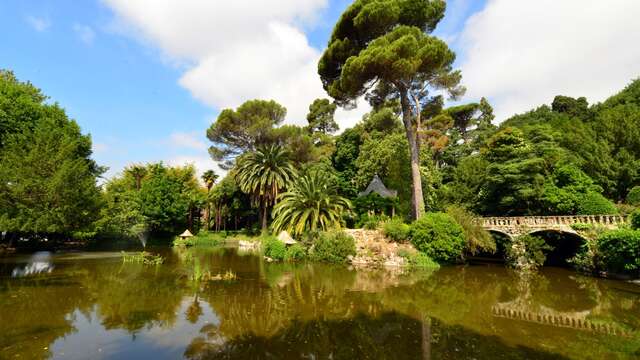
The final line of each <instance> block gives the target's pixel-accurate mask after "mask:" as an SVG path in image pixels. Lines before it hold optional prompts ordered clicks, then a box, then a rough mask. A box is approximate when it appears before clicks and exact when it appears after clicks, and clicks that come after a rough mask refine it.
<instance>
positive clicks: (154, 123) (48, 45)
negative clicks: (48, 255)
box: [0, 0, 640, 176]
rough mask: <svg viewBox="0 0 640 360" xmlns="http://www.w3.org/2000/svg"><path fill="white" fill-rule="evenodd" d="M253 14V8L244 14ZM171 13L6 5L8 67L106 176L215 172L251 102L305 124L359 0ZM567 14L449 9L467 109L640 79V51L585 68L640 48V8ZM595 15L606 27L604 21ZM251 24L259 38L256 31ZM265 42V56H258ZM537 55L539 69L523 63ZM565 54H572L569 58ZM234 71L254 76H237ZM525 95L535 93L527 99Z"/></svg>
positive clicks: (186, 5)
mask: <svg viewBox="0 0 640 360" xmlns="http://www.w3.org/2000/svg"><path fill="white" fill-rule="evenodd" d="M541 1H542V2H549V0H541ZM243 2H244V3H245V4H252V5H253V4H255V3H254V2H252V0H238V1H237V3H238V4H240V3H243ZM516 2H517V3H519V4H517V6H515V5H516V4H514V3H516ZM162 3H163V4H162V5H160V4H159V2H153V0H84V1H77V0H4V1H2V2H0V44H2V46H0V68H5V69H10V70H13V71H14V72H15V73H16V75H17V76H18V78H19V79H21V80H29V81H31V82H32V83H34V84H35V85H36V86H38V87H40V88H41V89H43V91H44V92H45V93H46V94H47V95H49V96H50V97H51V100H52V101H55V102H58V103H60V104H61V105H62V106H63V107H64V108H65V109H66V110H67V112H68V114H69V115H70V116H71V117H72V118H74V119H76V120H77V121H78V123H79V124H80V125H81V127H82V129H83V131H85V132H89V133H90V134H91V135H92V138H93V141H94V147H95V154H94V157H95V159H96V160H97V161H98V162H99V163H100V164H101V165H106V166H108V167H110V169H111V170H110V171H109V173H108V176H112V175H113V174H115V173H117V172H119V171H121V170H122V168H123V167H124V166H125V165H127V164H130V163H134V162H149V161H160V160H163V161H165V162H168V163H171V164H181V163H185V162H193V163H194V164H196V165H197V167H198V168H199V170H200V171H203V170H205V168H208V167H212V168H213V167H215V165H214V164H213V162H211V161H210V160H208V159H207V157H208V155H207V153H206V148H207V146H208V144H207V140H206V137H205V135H204V134H205V131H206V129H207V128H208V126H209V125H210V124H211V122H212V121H214V119H215V117H216V115H217V113H218V111H219V110H220V108H222V107H233V106H237V105H238V104H239V103H241V102H242V101H243V100H248V99H249V98H253V97H265V98H275V99H276V100H278V101H280V102H282V103H284V105H285V106H287V107H288V108H289V109H290V113H289V114H290V115H289V116H290V117H289V119H288V120H287V121H289V122H292V123H300V121H301V118H302V114H303V111H304V108H305V107H306V106H308V103H309V102H310V101H309V98H308V97H310V96H311V95H313V96H312V97H311V100H312V98H314V97H316V95H318V96H321V95H322V94H321V89H318V85H317V81H318V80H317V75H315V73H314V67H315V62H316V61H317V56H318V55H319V54H320V53H321V51H322V49H323V48H324V46H325V45H326V42H327V39H328V37H329V35H330V32H331V29H332V27H333V24H334V23H335V21H336V20H337V18H338V17H339V15H340V14H341V13H342V11H343V10H344V9H345V8H346V6H348V4H350V3H351V1H348V0H264V1H262V2H261V3H260V4H265V5H264V6H265V7H264V8H262V9H255V11H253V12H251V11H248V10H246V9H244V8H238V7H236V8H234V6H233V5H229V4H223V3H222V2H218V1H217V0H216V1H204V0H203V1H198V0H185V1H177V0H176V1H174V2H169V1H165V2H162ZM563 3H564V2H563ZM566 3H567V4H564V5H567V6H556V9H555V12H554V13H555V14H556V15H553V14H551V15H549V14H545V13H544V12H540V13H539V14H538V13H536V9H539V8H544V6H542V5H543V4H542V5H541V4H540V1H511V2H509V0H491V1H489V2H488V3H485V1H472V0H455V1H454V0H451V1H449V2H448V11H447V16H446V17H445V19H444V21H443V22H442V23H441V24H440V25H439V27H438V29H437V31H436V35H438V36H440V37H442V38H444V39H446V40H447V41H448V42H449V44H450V46H451V47H452V48H453V49H454V50H456V52H457V53H458V54H459V60H458V63H457V64H458V65H459V66H460V67H461V68H462V69H463V76H465V79H467V80H468V81H465V85H467V87H468V88H469V96H467V98H466V99H465V100H477V99H478V98H479V97H480V96H487V97H488V98H489V99H490V100H491V101H492V102H493V103H494V105H495V106H496V112H497V113H498V114H499V115H500V116H501V117H505V116H507V115H510V114H512V113H513V112H518V111H524V110H527V109H529V108H531V107H532V106H534V105H538V104H540V103H543V102H547V103H548V102H550V101H551V99H552V97H553V95H556V94H558V93H563V94H567V95H574V96H581V95H586V96H590V97H591V98H593V100H596V101H597V100H602V98H603V97H604V96H605V94H610V93H611V91H614V89H619V88H620V87H622V86H624V84H626V83H628V81H629V80H630V79H631V78H634V77H638V74H640V68H638V66H637V65H636V64H638V63H640V61H638V60H640V52H638V51H634V50H628V51H627V50H625V51H622V53H620V52H617V53H614V54H613V55H611V54H610V55H609V56H608V57H607V58H604V57H603V58H602V59H600V58H596V59H592V60H591V62H589V61H587V62H586V64H585V61H584V58H585V57H584V54H590V53H593V52H595V51H600V50H606V47H612V46H614V45H615V44H612V41H613V40H612V39H615V38H619V37H620V36H621V34H624V36H625V38H624V40H625V41H627V43H633V42H632V41H633V40H635V39H634V38H629V37H630V36H632V37H637V35H635V34H637V33H640V31H638V30H640V29H638V26H637V25H635V23H637V21H634V20H633V17H631V16H628V17H627V16H626V15H625V14H629V13H630V14H633V13H634V11H635V10H640V7H638V6H637V4H638V3H640V2H635V1H633V0H631V1H626V0H619V3H620V4H622V6H618V7H613V8H614V9H613V10H611V9H610V8H612V6H609V7H608V8H606V9H602V10H601V9H598V8H593V9H590V10H592V11H585V12H584V13H581V12H580V11H575V8H576V7H575V5H576V4H583V2H579V1H576V0H566ZM568 3H575V4H568ZM156 4H158V6H156ZM536 4H537V5H536ZM549 4H550V5H551V4H557V2H553V1H552V2H549ZM569 5H571V6H569ZM256 6H257V7H260V6H263V5H256ZM274 6H281V7H282V8H281V9H276V10H273V7H274ZM162 7H164V8H162ZM252 7H255V6H252ZM587 7H588V6H587ZM247 9H248V8H247ZM572 9H573V12H571V11H572ZM563 11H564V12H563ZM612 11H613V12H612ZM615 11H617V12H615ZM591 13H596V14H598V13H599V14H600V16H599V17H598V18H597V19H595V20H594V19H593V18H592V17H593V16H594V15H592V14H591ZM527 14H529V15H527ZM558 14H559V15H558ZM563 14H565V15H567V16H563ZM635 14H636V15H637V14H638V12H637V11H635ZM182 15H184V16H182ZM538 15H539V17H537V16H538ZM471 16H473V18H472V21H470V22H468V21H467V20H469V18H470V17H471ZM603 17H604V20H602V18H603ZM209 19H210V21H209ZM247 19H250V20H247ZM249 21H250V22H251V24H252V25H251V26H245V25H246V23H247V22H249ZM594 21H595V23H596V25H600V26H599V28H600V29H601V33H600V34H599V35H598V36H600V37H603V38H602V39H601V41H600V42H598V41H597V40H596V41H595V43H594V41H593V38H594V37H593V35H592V34H591V33H589V32H587V31H586V29H587V26H588V24H594ZM603 21H604V23H602V22H603ZM200 24H202V25H200ZM576 27H578V29H584V30H585V32H586V33H585V34H584V36H583V37H580V36H576V35H575V29H576ZM541 28H551V29H552V31H551V32H548V33H545V30H540V29H541ZM602 29H603V30H602ZM602 32H604V35H602ZM631 32H633V34H631ZM230 39H232V40H233V41H231V40H230ZM552 39H553V41H552ZM569 39H571V42H572V43H571V45H567V44H568V43H567V41H569ZM536 41H538V43H536ZM629 41H631V42H629ZM263 43H264V44H267V45H266V47H265V49H266V50H265V51H262V52H260V53H257V54H254V53H252V49H255V48H259V46H260V45H261V44H263ZM636 43H638V42H636ZM523 44H524V45H523ZM243 46H244V47H243ZM531 46H533V47H534V48H535V49H536V52H535V53H534V54H535V55H534V56H533V57H535V58H534V59H533V60H532V59H531V57H532V56H525V55H526V54H527V51H530V50H529V48H530V47H531ZM562 46H567V47H568V50H570V51H567V54H564V55H563V56H559V55H558V47H562ZM519 47H522V48H519ZM603 48H604V49H603ZM572 54H573V55H572ZM612 57H613V59H612ZM505 59H507V60H508V61H507V60H505ZM549 60H553V61H549ZM549 62H550V63H559V65H558V66H555V67H554V66H552V65H546V63H549ZM236 63H237V64H238V65H237V66H240V65H242V66H245V67H246V66H247V65H250V67H251V68H252V69H253V71H246V72H245V71H242V70H238V67H237V66H236ZM543 63H545V65H541V64H543ZM578 63H580V64H579V65H578ZM212 64H213V65H212ZM612 66H614V67H615V66H617V67H619V68H622V70H620V69H618V70H614V71H609V72H608V73H607V74H606V75H607V78H606V79H604V78H596V79H591V80H588V81H587V80H584V74H585V73H587V72H593V71H594V70H598V69H603V68H604V67H609V68H611V67H612ZM567 68H570V71H568V70H567ZM240 69H242V68H240ZM283 72H284V73H283ZM289 73H291V76H289V77H288V78H287V79H284V80H282V81H280V78H283V77H287V76H288V75H289ZM574 73H575V74H574ZM283 74H284V75H283ZM558 74H562V75H561V76H559V75H558ZM567 74H568V75H567ZM572 74H573V75H572ZM285 75H286V76H285ZM569 75H571V76H569ZM572 76H573V77H572ZM611 79H613V80H611ZM605 80H606V81H605ZM528 82H531V84H532V86H531V87H528V86H523V85H524V84H527V83H528ZM523 88H526V90H523ZM307 94H308V96H307V97H305V96H304V95H307ZM364 111H366V107H361V109H360V111H355V112H352V113H350V114H347V113H344V114H341V115H339V116H340V117H339V119H340V123H341V124H342V125H343V127H344V126H349V125H352V124H353V123H354V121H356V119H358V118H359V117H360V116H361V115H362V112H364Z"/></svg>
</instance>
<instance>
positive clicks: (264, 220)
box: [262, 200, 267, 232]
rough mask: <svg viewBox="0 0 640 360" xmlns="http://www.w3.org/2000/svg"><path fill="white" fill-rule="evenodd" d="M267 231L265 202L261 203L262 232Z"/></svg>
mask: <svg viewBox="0 0 640 360" xmlns="http://www.w3.org/2000/svg"><path fill="white" fill-rule="evenodd" d="M266 230H267V202H266V201H264V200H263V201H262V231H263V232H264V231H266Z"/></svg>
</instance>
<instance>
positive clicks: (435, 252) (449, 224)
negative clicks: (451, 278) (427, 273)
mask: <svg viewBox="0 0 640 360" xmlns="http://www.w3.org/2000/svg"><path fill="white" fill-rule="evenodd" d="M411 243H413V245H414V246H415V247H416V249H418V250H419V251H421V252H423V253H425V254H426V255H427V256H429V257H430V258H432V259H434V260H436V261H442V262H453V261H455V260H457V259H458V258H460V256H461V255H462V252H463V251H464V248H465V239H464V231H463V229H462V227H461V226H460V225H458V223H457V222H456V221H455V220H454V219H453V218H452V217H451V216H449V215H447V214H445V213H427V214H425V215H424V216H423V217H421V218H420V219H418V220H416V221H415V222H414V223H413V224H412V225H411Z"/></svg>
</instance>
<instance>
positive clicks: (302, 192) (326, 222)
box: [273, 171, 351, 235]
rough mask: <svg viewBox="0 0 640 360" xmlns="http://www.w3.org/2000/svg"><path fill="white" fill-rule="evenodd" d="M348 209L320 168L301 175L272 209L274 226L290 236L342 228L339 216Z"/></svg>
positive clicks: (348, 203) (345, 201)
mask: <svg viewBox="0 0 640 360" xmlns="http://www.w3.org/2000/svg"><path fill="white" fill-rule="evenodd" d="M350 208H351V203H350V202H349V200H347V199H345V198H343V197H341V196H339V195H337V194H336V190H335V188H333V187H332V186H331V183H330V182H329V178H328V176H327V175H326V174H325V173H324V172H321V171H312V172H310V173H308V174H304V175H302V176H300V177H298V178H297V179H295V181H294V182H293V184H292V185H291V188H290V189H289V191H287V192H286V193H283V194H282V195H280V197H279V203H278V204H276V206H275V207H274V208H273V218H274V220H273V228H274V230H276V231H282V230H286V231H288V232H289V233H291V234H293V235H299V234H302V233H304V232H306V231H317V230H322V231H326V230H329V229H336V228H338V229H339V228H340V227H341V222H342V216H343V215H344V213H345V212H346V211H349V209H350Z"/></svg>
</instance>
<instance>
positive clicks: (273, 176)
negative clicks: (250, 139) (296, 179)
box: [235, 145, 295, 230]
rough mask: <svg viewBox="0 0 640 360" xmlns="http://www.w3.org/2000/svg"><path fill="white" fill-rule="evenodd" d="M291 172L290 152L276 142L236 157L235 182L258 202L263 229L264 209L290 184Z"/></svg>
mask: <svg viewBox="0 0 640 360" xmlns="http://www.w3.org/2000/svg"><path fill="white" fill-rule="evenodd" d="M294 174H295V169H294V168H293V165H292V164H291V161H290V160H289V153H288V152H287V151H286V150H285V149H284V148H282V147H281V146H278V145H268V146H263V147H259V148H258V149H257V150H256V151H254V152H250V153H247V154H245V155H243V156H242V157H241V158H240V159H239V161H238V163H237V167H236V174H235V177H236V181H237V183H238V186H239V187H240V190H242V191H243V192H245V193H247V194H250V195H251V198H252V200H253V202H254V204H258V205H259V207H260V217H261V220H262V230H266V229H267V209H268V208H269V206H271V205H273V204H274V203H275V201H276V198H277V197H278V194H279V193H280V191H281V190H282V189H284V188H286V187H287V185H289V183H290V182H291V180H292V178H293V176H294Z"/></svg>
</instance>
